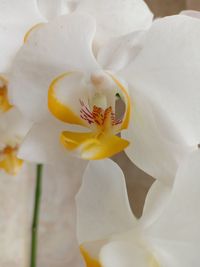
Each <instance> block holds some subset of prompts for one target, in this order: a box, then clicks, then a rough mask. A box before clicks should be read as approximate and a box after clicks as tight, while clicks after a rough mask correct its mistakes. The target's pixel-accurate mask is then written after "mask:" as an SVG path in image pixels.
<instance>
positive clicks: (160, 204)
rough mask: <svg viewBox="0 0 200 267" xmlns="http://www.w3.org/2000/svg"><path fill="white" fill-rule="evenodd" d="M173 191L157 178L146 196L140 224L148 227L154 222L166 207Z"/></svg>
mask: <svg viewBox="0 0 200 267" xmlns="http://www.w3.org/2000/svg"><path fill="white" fill-rule="evenodd" d="M170 193H171V187H169V186H167V185H165V184H164V183H162V182H160V181H159V180H156V181H155V182H154V183H153V185H152V186H151V188H150V189H149V192H148V194H147V196H146V200H145V204H144V209H143V214H142V217H141V219H140V224H142V225H143V226H144V227H148V226H149V225H151V224H152V223H154V222H155V221H156V220H157V219H158V218H159V217H160V215H161V214H162V212H163V210H164V209H165V207H166V205H167V203H168V200H169V197H170Z"/></svg>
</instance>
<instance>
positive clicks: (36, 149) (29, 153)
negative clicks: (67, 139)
mask: <svg viewBox="0 0 200 267" xmlns="http://www.w3.org/2000/svg"><path fill="white" fill-rule="evenodd" d="M53 122H54V121H53V120H51V121H47V122H45V123H40V124H34V125H33V127H32V128H31V130H30V131H29V133H28V134H27V136H26V138H25V139H24V141H23V143H22V144H21V146H20V150H19V157H20V158H22V159H25V160H28V161H31V162H37V163H41V162H43V163H53V162H55V161H57V160H60V161H62V160H63V159H64V158H65V157H67V158H69V153H68V152H67V151H66V150H65V149H64V147H63V146H62V145H61V143H60V141H59V140H60V133H61V132H62V130H63V129H62V128H61V127H60V125H59V123H57V124H56V123H53Z"/></svg>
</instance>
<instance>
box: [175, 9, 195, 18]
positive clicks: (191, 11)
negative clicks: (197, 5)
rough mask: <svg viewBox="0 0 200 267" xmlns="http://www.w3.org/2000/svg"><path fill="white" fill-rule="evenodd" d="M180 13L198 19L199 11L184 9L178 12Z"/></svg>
mask: <svg viewBox="0 0 200 267" xmlns="http://www.w3.org/2000/svg"><path fill="white" fill-rule="evenodd" d="M180 14H181V15H186V16H190V17H193V18H197V19H200V12H199V11H195V10H184V11H182V12H181V13H180Z"/></svg>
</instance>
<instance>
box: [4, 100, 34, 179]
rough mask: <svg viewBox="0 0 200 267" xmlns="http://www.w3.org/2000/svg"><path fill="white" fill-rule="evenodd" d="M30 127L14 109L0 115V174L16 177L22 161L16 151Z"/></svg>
mask: <svg viewBox="0 0 200 267" xmlns="http://www.w3.org/2000/svg"><path fill="white" fill-rule="evenodd" d="M0 106H1V105H0ZM3 106H4V107H5V105H3ZM30 127H31V123H30V122H29V121H27V120H25V119H23V118H22V116H21V114H20V112H19V111H18V110H17V109H16V108H12V109H10V110H9V111H7V112H5V113H2V114H1V115H0V172H2V171H3V172H4V173H7V174H10V175H16V174H17V173H18V172H19V171H20V169H21V167H22V165H23V160H21V159H19V158H18V150H19V146H20V144H21V142H22V140H23V138H24V136H25V135H26V134H27V132H28V131H29V129H30Z"/></svg>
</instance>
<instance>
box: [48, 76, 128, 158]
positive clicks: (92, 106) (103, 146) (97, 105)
mask: <svg viewBox="0 0 200 267" xmlns="http://www.w3.org/2000/svg"><path fill="white" fill-rule="evenodd" d="M72 75H74V73H73V72H69V73H64V74H62V75H60V76H59V77H57V78H56V79H55V80H54V81H53V82H52V83H51V85H50V88H49V93H48V107H49V110H50V112H51V113H52V114H53V115H54V116H55V117H56V118H57V119H59V120H61V121H63V122H66V123H70V124H74V125H81V126H83V127H85V128H87V129H89V132H88V131H86V132H78V131H77V132H71V131H65V132H62V133H61V143H62V144H63V145H64V147H65V148H66V149H68V150H70V151H71V152H73V153H74V154H76V155H78V156H79V157H81V158H83V159H88V160H97V159H103V158H107V157H111V156H113V155H115V154H117V153H119V152H121V151H122V150H124V149H125V148H126V147H127V146H128V145H129V142H128V141H127V140H125V139H123V138H121V137H119V136H117V134H118V133H119V132H121V131H122V130H123V129H127V127H128V125H129V120H130V113H131V103H130V97H129V95H128V93H127V91H126V89H125V88H124V87H123V86H122V84H121V83H120V82H119V81H118V80H116V79H115V78H114V77H112V76H111V75H110V76H109V75H108V76H107V79H108V80H111V81H112V84H114V87H116V88H118V90H120V92H121V94H122V95H123V96H124V99H125V104H126V110H125V114H124V116H123V118H120V119H118V118H116V114H115V110H114V108H113V106H112V104H111V103H110V102H112V101H111V97H110V95H109V94H111V93H112V94H113V91H114V90H113V91H112V90H108V92H109V93H108V95H106V93H105V92H106V90H104V88H103V85H104V82H105V81H104V79H103V78H102V77H99V79H97V78H98V77H97V78H94V77H93V76H92V78H91V81H92V83H93V86H94V87H95V88H96V92H95V93H94V94H93V97H91V98H90V99H88V101H86V100H85V102H84V101H82V99H81V96H80V99H79V100H80V105H79V108H80V109H79V110H80V111H79V112H78V113H76V112H74V110H73V106H70V103H69V104H65V103H63V102H61V100H60V99H59V98H58V97H57V93H56V91H57V90H58V88H59V86H61V84H62V81H63V80H65V79H66V80H67V79H68V77H70V76H72ZM100 87H101V88H100ZM102 88H103V89H102ZM110 89H113V88H110ZM65 90H69V89H68V88H67V87H66V88H65ZM114 92H115V91H114ZM104 93H105V94H104ZM112 98H113V99H114V100H115V93H114V94H113V95H112ZM113 99H112V100H113Z"/></svg>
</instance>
